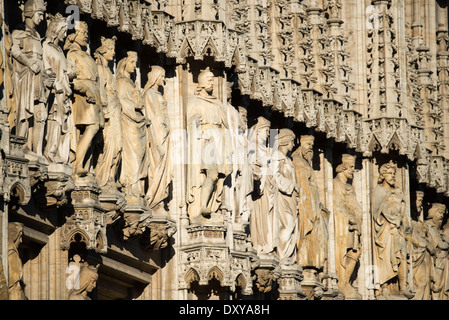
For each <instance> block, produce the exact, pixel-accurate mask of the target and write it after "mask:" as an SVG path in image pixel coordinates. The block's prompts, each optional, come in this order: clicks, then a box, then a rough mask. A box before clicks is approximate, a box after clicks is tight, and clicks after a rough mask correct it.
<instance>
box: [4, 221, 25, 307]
mask: <svg viewBox="0 0 449 320" xmlns="http://www.w3.org/2000/svg"><path fill="white" fill-rule="evenodd" d="M22 234H23V224H22V223H20V222H10V223H9V224H8V263H9V268H8V286H9V289H8V295H9V300H28V298H27V297H26V295H25V292H24V291H23V266H22V260H21V259H20V256H19V250H18V247H19V245H20V244H21V243H22Z"/></svg>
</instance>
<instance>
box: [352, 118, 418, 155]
mask: <svg viewBox="0 0 449 320" xmlns="http://www.w3.org/2000/svg"><path fill="white" fill-rule="evenodd" d="M363 126H364V127H363V137H362V144H361V147H362V151H363V152H364V153H366V154H367V155H371V153H372V152H373V151H374V150H379V151H380V152H381V153H388V152H389V151H390V150H398V151H399V154H401V155H406V156H407V157H408V158H409V159H411V160H412V159H414V158H415V151H416V146H417V144H416V141H413V138H414V137H416V135H412V134H411V132H412V130H419V129H418V128H416V127H412V126H410V125H409V123H408V121H407V119H404V118H386V117H385V118H378V119H367V120H365V121H364V122H363Z"/></svg>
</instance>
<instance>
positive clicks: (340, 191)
mask: <svg viewBox="0 0 449 320" xmlns="http://www.w3.org/2000/svg"><path fill="white" fill-rule="evenodd" d="M354 165H355V157H354V156H351V155H348V154H343V156H342V163H341V164H340V165H339V166H338V167H337V170H336V171H337V176H336V177H335V179H334V183H333V201H334V227H335V235H334V239H335V266H336V270H337V276H338V287H339V289H340V291H341V292H342V293H343V294H344V296H345V298H357V299H360V298H361V296H360V295H359V294H358V293H357V292H356V290H355V289H354V288H353V287H352V286H351V284H350V280H351V277H352V275H353V272H354V268H355V266H356V263H357V261H358V260H359V257H360V253H361V252H360V250H361V242H360V241H361V239H360V236H361V221H362V208H361V206H360V204H359V203H358V202H357V198H356V193H355V189H354V186H353V185H352V184H351V183H349V182H348V181H349V180H351V181H352V179H353V177H354Z"/></svg>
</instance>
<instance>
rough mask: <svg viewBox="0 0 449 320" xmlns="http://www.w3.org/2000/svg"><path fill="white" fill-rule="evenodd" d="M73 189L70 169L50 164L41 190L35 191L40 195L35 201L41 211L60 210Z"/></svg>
mask: <svg viewBox="0 0 449 320" xmlns="http://www.w3.org/2000/svg"><path fill="white" fill-rule="evenodd" d="M74 189H75V184H74V182H73V179H72V169H71V168H70V167H69V166H66V165H62V164H50V165H49V166H48V171H47V177H46V179H44V181H43V186H42V188H39V189H37V190H38V192H40V193H39V194H38V195H36V197H35V201H36V202H37V205H38V207H40V208H41V209H43V210H46V209H52V208H60V207H62V206H63V205H65V204H67V203H68V195H69V193H70V192H71V191H72V190H74Z"/></svg>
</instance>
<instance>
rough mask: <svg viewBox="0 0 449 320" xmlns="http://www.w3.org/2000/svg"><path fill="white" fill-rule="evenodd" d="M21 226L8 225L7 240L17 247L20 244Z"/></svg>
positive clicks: (20, 224)
mask: <svg viewBox="0 0 449 320" xmlns="http://www.w3.org/2000/svg"><path fill="white" fill-rule="evenodd" d="M22 234H23V224H22V223H20V222H10V223H9V224H8V240H9V241H10V242H13V243H14V244H15V245H16V246H18V245H19V244H20V243H21V242H22Z"/></svg>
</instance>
